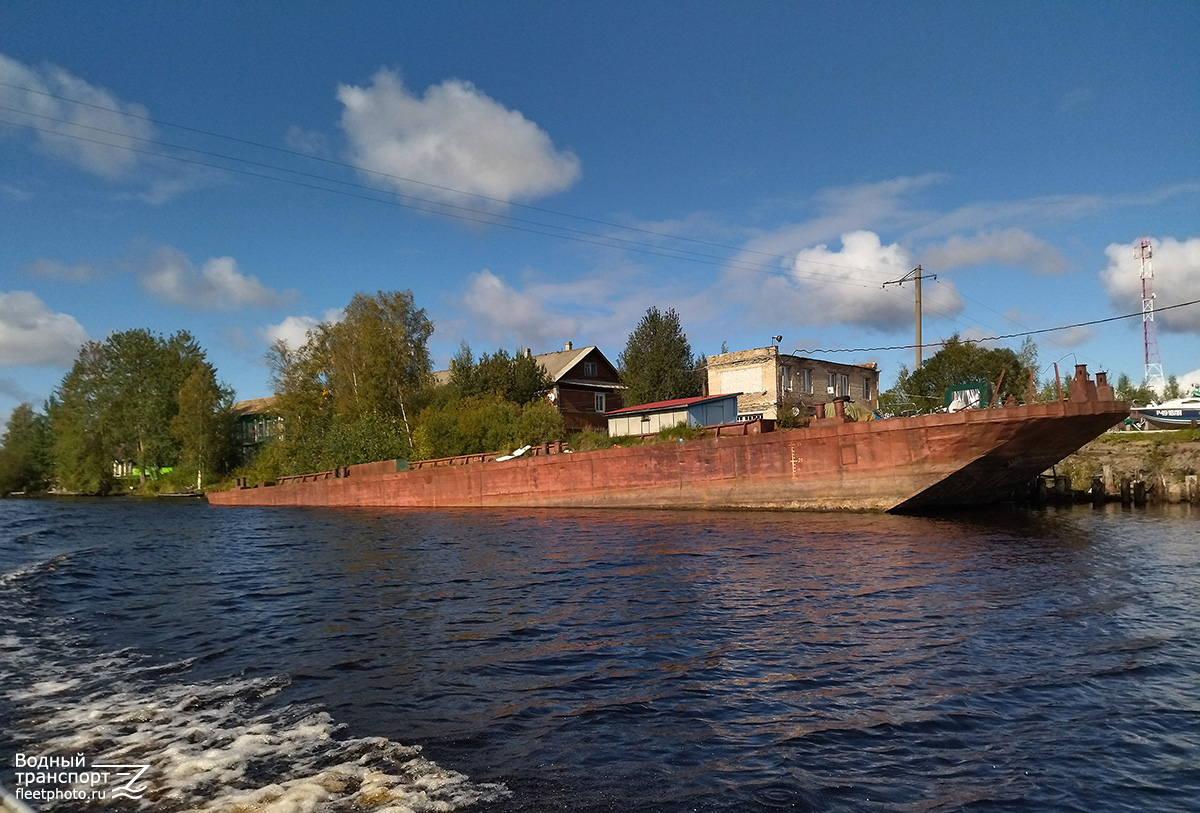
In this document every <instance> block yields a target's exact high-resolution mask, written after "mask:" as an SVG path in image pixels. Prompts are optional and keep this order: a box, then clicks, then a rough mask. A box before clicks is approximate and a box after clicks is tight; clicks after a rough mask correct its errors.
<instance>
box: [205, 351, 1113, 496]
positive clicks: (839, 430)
mask: <svg viewBox="0 0 1200 813" xmlns="http://www.w3.org/2000/svg"><path fill="white" fill-rule="evenodd" d="M1097 378H1098V381H1097V382H1092V381H1091V380H1090V379H1088V377H1087V374H1086V371H1082V370H1077V372H1076V377H1075V379H1074V380H1073V381H1072V382H1071V386H1070V395H1069V397H1068V398H1067V399H1066V400H1063V401H1057V402H1051V403H1035V404H1027V405H1023V406H1004V407H997V408H991V409H967V410H963V411H961V412H956V413H933V414H928V415H919V416H916V417H908V418H889V419H883V420H874V421H866V422H850V421H849V420H848V419H847V418H845V417H844V416H841V415H835V416H833V417H829V418H818V419H814V420H813V421H812V422H811V424H810V425H809V427H808V428H805V429H793V430H779V431H765V429H766V427H764V426H763V425H762V424H761V423H756V424H731V425H726V426H725V427H716V428H714V431H713V433H712V436H710V437H705V438H703V439H700V440H692V441H682V442H678V443H661V444H651V445H644V446H635V447H629V448H612V449H604V450H599V451H591V452H578V453H571V452H570V451H568V450H566V449H565V448H564V447H563V445H562V444H561V443H560V444H547V445H545V446H542V447H538V448H535V449H533V450H531V452H530V453H529V454H528V455H526V456H523V457H519V458H515V459H508V460H502V461H498V460H496V459H495V456H494V455H471V456H464V457H460V458H446V459H442V460H426V461H412V462H410V461H403V460H388V461H381V462H376V463H365V464H360V465H354V466H347V467H344V468H340V469H337V470H334V471H330V472H321V473H318V474H308V475H300V476H295V477H287V478H281V479H280V481H279V482H278V483H276V484H274V485H267V484H259V485H257V486H248V485H247V484H245V483H239V487H237V488H234V489H232V490H229V491H218V492H213V493H210V494H209V495H208V500H209V502H211V503H213V504H214V505H230V506H236V505H247V506H249V505H259V506H272V505H274V506H284V505H290V506H362V507H368V506H370V507H396V508H693V509H694V508H704V509H793V510H858V511H891V512H897V513H905V512H918V511H928V510H935V509H939V508H950V507H956V506H969V505H981V504H986V503H992V502H998V501H1003V500H1006V499H1008V498H1010V497H1011V496H1012V495H1013V494H1014V493H1015V492H1016V491H1017V490H1018V489H1021V488H1023V487H1025V486H1026V485H1027V484H1028V483H1029V482H1030V481H1032V480H1033V479H1034V478H1035V477H1036V476H1037V475H1038V474H1040V473H1041V472H1043V471H1045V470H1046V469H1048V468H1049V467H1050V466H1052V465H1054V464H1055V463H1057V462H1058V461H1060V460H1062V459H1063V458H1064V457H1066V456H1067V455H1069V454H1071V453H1072V452H1074V451H1076V450H1077V449H1079V448H1080V447H1081V446H1083V445H1084V444H1086V443H1087V442H1088V441H1090V440H1092V439H1094V438H1096V437H1097V436H1099V435H1100V434H1102V433H1103V432H1104V431H1105V430H1107V429H1109V428H1110V427H1112V426H1114V425H1115V424H1117V423H1119V422H1120V421H1121V420H1123V419H1124V418H1125V417H1126V416H1128V414H1129V405H1128V404H1126V403H1124V402H1121V401H1116V400H1114V398H1113V394H1112V388H1111V387H1109V386H1107V384H1106V383H1105V381H1104V378H1103V374H1101V375H1100V376H1097ZM1097 384H1099V386H1097ZM734 431H735V432H736V434H731V432H734Z"/></svg>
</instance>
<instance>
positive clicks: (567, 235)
mask: <svg viewBox="0 0 1200 813" xmlns="http://www.w3.org/2000/svg"><path fill="white" fill-rule="evenodd" d="M0 84H3V83H0ZM103 109H107V108H103ZM0 110H7V111H9V112H14V113H19V114H21V115H25V116H31V117H34V118H40V119H46V120H48V121H53V122H58V123H61V124H67V125H69V126H73V127H82V128H84V129H87V130H93V131H96V132H100V133H105V134H108V135H113V136H118V137H120V138H124V139H129V140H132V141H140V142H145V143H150V144H155V145H161V146H164V147H170V148H172V149H178V150H183V151H185V152H191V153H195V154H197V155H204V156H208V157H210V158H218V159H221V160H224V161H233V162H237V163H241V164H246V165H249V166H253V167H259V168H261V169H269V170H272V171H275V172H282V173H287V174H290V175H296V176H299V177H302V178H309V179H313V180H318V181H322V182H325V183H331V184H338V185H340V186H346V187H350V188H351V189H359V190H363V191H366V192H371V193H378V194H382V195H388V196H389V197H387V198H379V197H375V196H373V195H362V194H356V193H353V192H347V191H345V190H339V189H331V188H329V187H325V186H319V185H316V184H310V183H304V182H300V181H295V180H289V179H287V178H281V177H277V176H275V175H268V174H264V173H261V172H252V171H249V170H245V169H238V168H236V167H230V166H225V165H223V164H213V163H209V162H207V161H199V160H195V159H189V158H184V157H182V156H178V155H171V154H170V153H166V152H161V151H157V150H152V149H139V148H137V147H132V146H129V145H125V144H114V143H112V142H110V141H103V140H100V139H94V138H87V137H85V136H81V135H74V134H71V133H63V132H58V131H55V130H50V129H46V128H43V127H38V126H37V125H35V124H30V123H28V122H20V121H12V120H10V119H0V121H4V122H5V123H8V124H12V125H14V126H18V127H25V128H26V129H30V130H33V131H35V132H39V133H46V134H49V135H53V136H57V137H59V138H69V139H72V140H75V141H82V142H84V143H89V144H98V145H101V146H105V147H110V148H113V149H119V150H125V151H127V152H133V153H137V154H140V155H148V156H152V157H155V158H163V159H166V160H171V161H178V162H181V163H187V164H193V165H196V166H203V167H208V168H210V169H219V170H222V171H225V172H234V173H237V174H240V175H246V176H249V177H254V178H260V179H265V180H272V181H277V182H280V183H288V184H292V185H294V186H300V187H303V188H307V189H316V190H320V191H324V192H332V193H335V194H341V195H346V196H349V197H356V198H359V199H361V200H368V201H373V202H375V203H385V204H389V205H393V206H399V207H402V208H406V209H412V210H415V211H419V212H425V213H428V214H440V215H443V216H445V217H450V218H454V219H457V220H462V221H466V222H470V223H478V224H483V225H497V226H501V227H503V228H507V229H511V230H514V231H523V232H527V233H531V234H539V235H542V236H546V237H558V238H560V239H564V240H573V241H575V242H581V243H587V244H590V245H597V246H602V247H605V248H624V249H627V250H629V251H635V252H639V253H643V254H650V255H654V256H659V257H666V258H669V259H677V260H687V261H691V262H697V263H700V264H703V265H715V266H728V267H731V268H735V269H738V270H744V271H754V272H757V273H767V274H771V275H776V276H783V277H789V276H797V277H803V278H811V279H817V280H824V281H828V282H835V283H838V284H841V285H850V286H854V287H862V288H873V287H874V286H873V285H871V284H869V283H867V282H865V281H855V280H849V279H846V278H845V277H844V276H839V275H836V274H832V273H829V274H822V273H819V272H816V271H801V270H800V269H796V268H793V269H792V270H791V271H788V270H784V269H780V268H779V267H778V266H777V265H771V264H767V263H757V262H752V261H750V260H740V259H736V258H731V257H724V256H721V255H716V254H705V253H703V252H699V251H693V250H691V249H684V248H675V247H671V246H657V245H655V244H653V243H647V242H643V241H639V240H632V239H629V238H624V237H617V236H615V235H609V234H599V233H596V232H588V231H584V230H582V229H573V228H570V227H568V226H558V225H554V224H552V223H542V222H539V221H534V220H528V219H525V218H518V217H514V216H512V215H507V214H503V213H499V212H489V211H486V210H480V209H472V208H471V207H468V206H461V205H458V204H453V203H446V202H443V201H436V200H430V199H428V198H421V197H417V196H415V195H409V194H404V193H401V192H390V191H387V190H380V189H377V188H376V187H372V186H366V185H364V184H359V183H355V182H353V181H344V180H340V179H337V178H330V177H328V176H325V175H319V174H316V173H311V172H305V171H303V170H297V169H290V168H288V167H281V166H277V165H274V164H267V163H264V162H261V161H254V160H252V159H248V158H239V157H237V156H232V155H226V154H223V153H217V152H211V151H207V150H200V149H197V148H195V147H186V146H183V145H179V144H170V143H165V142H161V141H156V140H154V139H149V138H144V137H141V136H135V135H131V134H128V133H119V132H116V131H113V130H106V129H104V128H102V127H95V126H92V125H87V124H80V123H77V122H71V121H67V120H64V119H58V118H54V117H52V116H44V115H41V114H37V113H29V112H26V111H23V110H19V109H15V108H11V107H6V106H4V105H0ZM406 201H416V202H417V203H421V204H425V205H423V206H419V205H414V204H413V203H409V202H406ZM515 224H526V225H524V226H522V225H515ZM533 226H536V227H537V228H531V227H533ZM543 229H553V230H556V231H543ZM664 236H666V235H664ZM680 239H687V238H680ZM693 242H695V241H693ZM714 245H717V244H714ZM729 248H730V250H735V251H736V250H739V249H735V248H733V247H729ZM755 253H760V254H762V253H763V252H755ZM766 256H772V257H775V258H776V259H777V260H781V261H782V260H787V259H789V258H788V257H787V256H785V255H766ZM792 259H794V260H796V261H798V262H812V263H816V264H819V265H829V266H833V267H837V268H845V269H848V270H856V271H862V272H864V273H881V272H877V271H874V270H872V269H866V268H855V267H852V266H836V265H834V264H833V263H821V262H819V261H809V260H800V259H798V258H792Z"/></svg>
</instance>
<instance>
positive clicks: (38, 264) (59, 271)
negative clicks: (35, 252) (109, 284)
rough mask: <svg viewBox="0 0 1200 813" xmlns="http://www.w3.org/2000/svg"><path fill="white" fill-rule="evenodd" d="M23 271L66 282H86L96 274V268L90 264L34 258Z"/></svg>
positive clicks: (32, 275)
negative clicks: (72, 263) (71, 263)
mask: <svg viewBox="0 0 1200 813" xmlns="http://www.w3.org/2000/svg"><path fill="white" fill-rule="evenodd" d="M25 273H26V274H27V275H28V276H31V277H43V278H45V279H59V280H64V281H66V282H88V281H89V280H92V279H94V278H95V276H96V270H95V269H94V268H92V267H91V266H90V265H84V264H82V263H80V264H79V265H67V264H66V263H60V262H58V261H57V260H48V259H45V258H43V259H40V260H34V261H33V262H32V263H30V264H29V265H28V266H27V267H26V268H25Z"/></svg>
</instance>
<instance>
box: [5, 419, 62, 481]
mask: <svg viewBox="0 0 1200 813" xmlns="http://www.w3.org/2000/svg"><path fill="white" fill-rule="evenodd" d="M50 473H51V466H50V422H49V420H48V419H47V418H46V416H44V415H39V414H38V413H36V412H34V411H33V407H32V406H31V405H29V404H21V405H20V406H18V407H17V408H16V409H14V410H13V412H12V415H10V416H9V418H8V423H7V424H6V426H5V430H4V437H3V439H0V494H11V493H12V492H14V491H40V490H42V489H44V488H45V487H46V486H47V485H48V483H49V480H50Z"/></svg>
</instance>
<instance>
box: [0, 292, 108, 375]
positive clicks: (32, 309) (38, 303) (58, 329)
mask: <svg viewBox="0 0 1200 813" xmlns="http://www.w3.org/2000/svg"><path fill="white" fill-rule="evenodd" d="M87 340H88V335H87V332H86V331H84V329H83V326H82V325H80V324H79V322H78V321H77V320H76V319H75V317H74V316H70V315H69V314H65V313H54V312H52V311H51V310H50V309H49V308H48V307H46V304H45V303H44V302H42V300H41V299H39V298H38V297H37V296H36V295H35V294H33V293H30V292H29V291H11V292H9V293H4V292H2V291H0V365H4V366H8V365H16V364H33V365H42V364H48V365H55V366H64V367H65V366H68V365H70V364H71V363H72V362H73V361H74V359H75V356H76V355H77V354H78V352H79V347H80V345H82V344H83V343H84V342H86V341H87Z"/></svg>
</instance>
